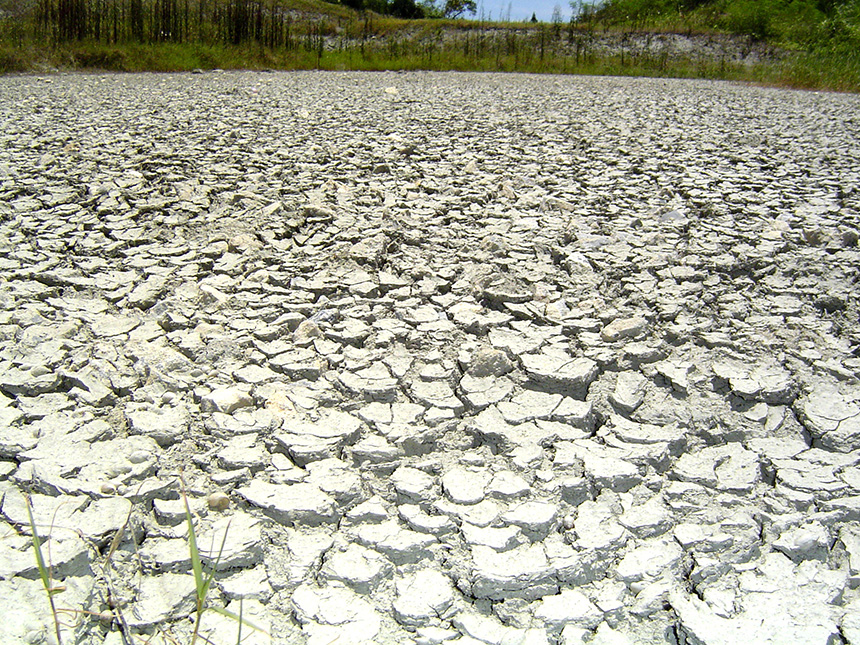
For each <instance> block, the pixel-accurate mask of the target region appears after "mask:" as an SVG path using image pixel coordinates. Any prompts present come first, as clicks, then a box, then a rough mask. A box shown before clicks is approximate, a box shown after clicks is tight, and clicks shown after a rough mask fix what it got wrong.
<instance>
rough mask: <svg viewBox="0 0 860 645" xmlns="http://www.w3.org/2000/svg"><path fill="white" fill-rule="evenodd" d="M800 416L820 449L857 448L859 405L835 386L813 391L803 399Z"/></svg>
mask: <svg viewBox="0 0 860 645" xmlns="http://www.w3.org/2000/svg"><path fill="white" fill-rule="evenodd" d="M799 414H800V418H801V420H802V421H803V423H804V425H805V426H806V428H807V429H808V430H809V433H810V434H811V435H812V437H813V440H814V441H817V442H818V443H820V445H821V446H822V447H823V448H825V449H827V450H835V451H838V452H851V451H852V450H858V449H860V405H857V403H855V402H854V401H853V400H851V399H848V398H846V397H845V396H843V395H842V394H841V393H840V392H839V391H838V390H837V389H836V388H835V387H833V386H828V385H821V386H819V387H817V388H816V389H814V390H813V391H812V392H810V394H809V395H808V396H806V397H805V398H804V399H803V401H802V403H801V406H800V410H799Z"/></svg>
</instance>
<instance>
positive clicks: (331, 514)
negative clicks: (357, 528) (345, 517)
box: [236, 479, 339, 526]
mask: <svg viewBox="0 0 860 645" xmlns="http://www.w3.org/2000/svg"><path fill="white" fill-rule="evenodd" d="M236 492H238V493H239V495H241V496H242V497H243V498H244V499H245V500H247V502H248V503H249V504H252V505H253V506H256V507H258V508H261V509H262V510H263V512H264V513H266V514H267V515H268V516H269V517H271V518H272V519H273V520H275V521H276V522H279V523H281V524H287V525H295V524H302V525H307V526H317V525H319V524H325V523H331V522H336V521H337V520H338V517H339V516H338V513H337V510H336V505H335V501H334V500H333V499H332V498H331V497H329V496H328V495H326V494H325V493H324V492H322V491H321V490H320V489H319V488H318V487H317V486H314V485H313V484H292V485H288V484H269V483H266V482H264V481H261V480H259V479H254V480H252V481H251V483H250V484H249V485H248V486H246V487H244V488H239V489H237V491H236Z"/></svg>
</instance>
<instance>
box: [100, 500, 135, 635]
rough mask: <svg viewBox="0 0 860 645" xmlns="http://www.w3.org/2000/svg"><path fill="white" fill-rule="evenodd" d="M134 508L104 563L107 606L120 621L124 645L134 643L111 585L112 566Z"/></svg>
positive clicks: (114, 538)
mask: <svg viewBox="0 0 860 645" xmlns="http://www.w3.org/2000/svg"><path fill="white" fill-rule="evenodd" d="M132 510H133V509H129V511H128V515H127V516H126V518H125V522H123V525H122V526H121V527H120V528H119V529H118V530H117V532H116V533H115V534H114V536H113V539H112V540H111V543H110V548H108V552H107V556H106V557H105V561H104V565H102V569H103V571H104V576H105V586H106V587H107V606H108V607H109V608H110V609H111V611H113V618H114V620H115V621H116V622H117V623H119V633H120V636H121V637H122V642H123V645H132V643H131V641H130V640H129V634H130V630H129V628H128V623H127V622H126V620H125V616H124V615H123V613H122V607H120V605H119V603H118V602H115V598H116V596H115V594H114V592H113V588H112V587H111V576H110V566H111V558H113V554H114V553H115V552H116V550H117V549H118V548H119V545H120V544H121V543H122V536H123V535H124V534H125V530H126V528H128V523H129V522H130V521H131V513H132Z"/></svg>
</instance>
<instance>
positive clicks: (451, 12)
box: [442, 0, 478, 18]
mask: <svg viewBox="0 0 860 645" xmlns="http://www.w3.org/2000/svg"><path fill="white" fill-rule="evenodd" d="M477 11H478V5H477V3H476V2H475V0H445V9H444V10H443V12H442V13H443V14H444V15H445V17H446V18H461V17H462V16H464V15H466V14H469V15H471V16H474V15H475V13H476V12H477Z"/></svg>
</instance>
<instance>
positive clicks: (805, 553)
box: [773, 522, 833, 562]
mask: <svg viewBox="0 0 860 645" xmlns="http://www.w3.org/2000/svg"><path fill="white" fill-rule="evenodd" d="M832 543H833V540H832V538H831V537H830V533H829V532H828V531H827V529H826V528H825V527H824V526H822V525H821V524H820V523H818V522H810V523H809V524H803V525H801V526H797V527H795V528H792V529H789V530H788V531H784V532H783V533H782V534H781V535H780V536H779V539H777V540H775V541H774V543H773V547H774V548H775V549H778V550H779V551H782V552H783V553H784V554H785V555H787V556H788V557H789V558H791V559H792V560H794V561H795V562H802V561H803V560H821V561H822V562H826V561H827V556H828V555H829V554H830V547H831V545H832Z"/></svg>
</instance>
